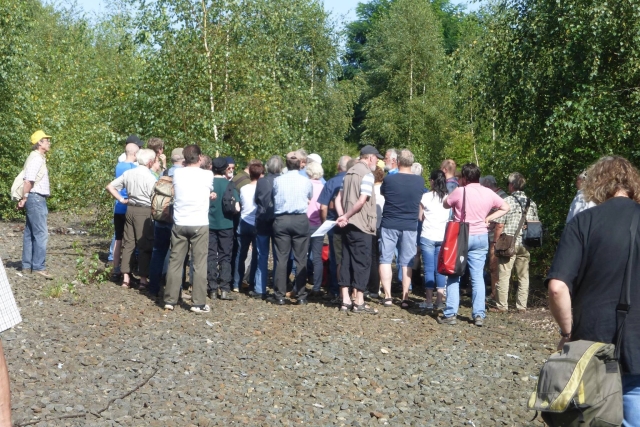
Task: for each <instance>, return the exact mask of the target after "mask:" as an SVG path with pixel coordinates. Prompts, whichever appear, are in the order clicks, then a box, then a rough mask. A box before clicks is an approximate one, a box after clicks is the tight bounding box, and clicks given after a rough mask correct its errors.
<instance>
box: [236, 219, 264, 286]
mask: <svg viewBox="0 0 640 427" xmlns="http://www.w3.org/2000/svg"><path fill="white" fill-rule="evenodd" d="M236 238H237V246H238V251H237V253H236V257H235V261H236V264H235V266H234V269H233V287H234V288H235V289H239V288H240V285H241V284H242V278H243V277H244V272H245V261H246V259H247V254H248V253H249V246H250V245H251V246H252V247H253V249H252V251H251V269H250V272H249V284H250V285H251V286H254V277H255V274H256V266H257V263H258V250H257V248H256V226H255V225H251V224H249V223H248V222H245V221H243V220H240V224H238V230H237V232H236Z"/></svg>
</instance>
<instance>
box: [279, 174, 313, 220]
mask: <svg viewBox="0 0 640 427" xmlns="http://www.w3.org/2000/svg"><path fill="white" fill-rule="evenodd" d="M312 196H313V186H312V185H311V180H310V179H309V178H307V177H305V176H302V175H300V173H299V172H298V171H297V170H291V171H289V172H287V173H286V174H284V175H280V176H279V177H277V178H276V179H275V180H274V181H273V207H274V212H275V214H276V215H282V214H306V213H307V207H308V206H309V200H311V197H312Z"/></svg>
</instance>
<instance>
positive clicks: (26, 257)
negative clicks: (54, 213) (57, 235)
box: [22, 193, 49, 271]
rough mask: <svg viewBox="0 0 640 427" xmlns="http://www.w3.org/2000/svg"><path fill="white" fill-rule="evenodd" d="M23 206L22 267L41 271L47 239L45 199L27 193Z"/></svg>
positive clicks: (43, 264) (45, 254) (43, 265)
mask: <svg viewBox="0 0 640 427" xmlns="http://www.w3.org/2000/svg"><path fill="white" fill-rule="evenodd" d="M24 208H25V210H26V213H27V222H26V224H25V226H24V236H23V238H22V269H23V270H25V271H26V270H32V271H42V270H44V269H45V258H46V256H47V241H48V240H49V230H48V229H47V215H48V214H49V210H48V209H47V199H46V198H45V197H42V196H41V195H39V194H36V193H29V197H28V198H27V201H26V203H25V206H24Z"/></svg>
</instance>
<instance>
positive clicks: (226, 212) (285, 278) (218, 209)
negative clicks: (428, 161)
mask: <svg viewBox="0 0 640 427" xmlns="http://www.w3.org/2000/svg"><path fill="white" fill-rule="evenodd" d="M146 146H147V148H143V147H144V143H143V142H142V141H141V140H140V139H139V138H138V137H136V136H135V135H131V136H129V138H128V139H127V141H126V144H125V150H124V151H125V152H124V153H123V154H122V156H120V158H119V159H118V164H117V166H116V168H115V179H114V180H113V181H112V182H111V183H109V184H108V185H107V187H106V188H107V191H108V192H109V193H110V194H111V195H112V196H113V197H114V198H115V199H116V203H115V207H114V221H113V223H114V228H115V232H114V237H113V242H112V245H111V251H110V252H111V255H110V259H112V260H113V266H114V270H113V272H114V274H113V279H114V281H120V280H121V283H122V286H123V287H125V288H128V287H131V286H132V284H133V283H132V276H131V273H132V269H133V266H134V263H137V276H138V277H139V289H141V290H145V291H147V292H148V293H149V294H150V295H152V296H154V297H157V298H158V299H160V300H161V301H162V303H163V305H164V307H165V309H167V310H173V309H174V308H175V307H176V306H177V305H178V304H179V302H180V300H182V299H185V300H186V299H191V308H190V309H191V310H192V311H193V312H196V313H206V312H209V311H210V310H211V308H210V304H211V303H212V302H214V301H216V300H234V299H236V296H235V295H234V293H235V292H241V291H246V292H247V294H248V295H249V296H251V297H253V298H258V299H264V300H268V301H269V302H272V303H274V304H278V305H284V304H286V303H287V300H289V301H291V302H294V303H296V304H299V305H304V304H307V303H308V301H309V300H325V301H327V302H330V303H333V304H335V305H336V306H339V310H340V311H353V312H354V313H369V314H376V313H378V311H379V309H381V308H383V307H390V306H393V305H394V302H395V301H394V298H393V296H392V288H393V285H394V283H393V282H394V280H393V279H394V277H393V270H392V265H393V263H394V261H395V265H396V268H397V278H398V281H397V282H398V283H397V284H396V286H397V287H398V288H397V289H395V290H397V291H398V293H400V294H401V298H400V300H399V305H400V306H401V307H402V308H409V307H411V306H413V304H414V303H413V301H412V299H410V293H411V292H414V293H418V292H419V293H421V294H422V295H424V296H426V299H425V301H424V302H422V303H421V304H420V308H422V309H424V310H429V311H431V312H433V313H438V312H440V311H441V312H442V316H440V317H438V322H439V323H442V324H455V323H456V322H457V313H458V307H459V304H460V290H459V287H460V281H461V277H460V276H449V277H446V276H444V275H442V274H440V273H438V269H437V264H438V255H439V252H440V248H441V246H442V242H443V240H444V235H445V229H446V227H447V223H448V222H449V221H451V220H456V221H465V222H467V223H468V224H469V235H470V236H469V251H468V274H467V275H466V276H467V277H466V278H463V280H465V279H466V282H469V284H470V287H471V300H472V306H473V310H472V318H473V322H474V323H475V324H476V325H477V326H482V325H483V321H484V318H485V317H486V312H487V302H489V304H490V305H491V307H490V310H491V311H495V312H505V311H507V310H508V308H509V307H508V294H509V283H510V278H511V273H512V269H513V268H514V266H515V270H516V273H517V275H518V278H519V283H518V298H517V302H516V308H517V309H518V310H520V311H524V310H526V308H527V296H528V285H529V280H528V275H529V272H528V263H529V251H528V248H527V247H526V245H524V244H523V243H522V240H521V237H520V234H521V230H520V231H519V230H517V227H516V225H517V224H518V222H519V221H520V219H521V216H522V214H523V212H524V209H523V206H524V203H527V200H528V198H527V196H526V195H525V193H524V192H523V188H524V185H525V182H526V181H525V178H524V177H523V176H522V175H521V174H519V173H512V174H511V175H509V178H508V190H509V193H510V195H508V194H507V193H506V192H504V191H503V190H502V189H500V188H499V186H498V185H497V182H496V179H495V178H494V177H492V176H482V177H481V172H480V169H479V167H478V166H477V165H475V164H473V163H468V164H465V165H463V166H462V167H461V168H460V169H458V167H457V165H456V163H455V161H454V160H452V159H446V160H444V161H443V162H442V164H441V166H440V168H439V169H437V170H433V171H431V173H429V174H428V176H429V179H428V181H427V182H425V180H424V178H423V177H422V173H423V168H422V166H421V165H420V163H417V162H416V161H415V158H414V155H413V153H412V152H411V151H410V150H407V149H403V150H396V149H388V150H386V152H385V155H384V156H383V155H382V154H381V153H380V152H378V150H377V149H376V148H375V147H373V146H371V145H367V146H364V147H362V149H361V150H360V153H359V156H358V157H357V158H353V159H352V158H351V157H349V156H346V155H345V156H342V157H340V159H339V161H338V163H337V165H336V170H337V174H336V175H335V176H334V177H331V178H330V179H328V180H327V179H326V177H325V176H324V169H323V166H322V158H321V157H320V156H319V155H318V154H315V153H312V154H307V152H306V151H305V150H304V149H299V150H296V151H292V152H289V153H288V154H286V156H284V158H282V157H280V156H278V155H274V156H272V157H271V158H269V159H268V160H267V161H266V162H265V163H263V162H262V161H260V160H257V159H253V160H250V161H249V162H248V163H247V164H246V165H244V166H246V167H245V168H244V169H243V170H240V171H238V172H236V163H235V161H234V159H233V158H231V157H225V156H217V157H215V158H213V159H212V158H211V157H209V156H207V155H205V154H204V153H202V152H201V149H200V147H199V146H197V145H189V146H186V147H184V148H176V149H174V150H173V151H172V152H171V158H170V160H171V163H172V164H171V165H170V166H169V167H167V163H166V160H167V159H166V156H165V154H164V142H163V141H162V140H161V139H158V138H151V139H150V140H149V141H148V142H147V144H146ZM161 184H162V185H164V186H167V185H168V186H169V187H168V188H169V189H170V191H169V193H168V194H170V195H171V198H172V199H171V208H172V214H171V215H170V216H169V217H168V218H162V219H160V218H157V217H156V218H155V219H154V216H153V215H152V212H153V211H156V210H157V209H158V207H157V206H153V205H154V203H158V202H157V201H155V198H156V197H157V194H158V191H159V188H160V187H162V185H161ZM160 193H161V194H165V193H167V192H166V191H165V192H164V193H162V191H161V190H160ZM526 217H527V220H531V221H537V220H538V216H537V208H536V205H535V203H533V202H531V201H530V208H528V209H527V214H526ZM327 221H329V222H327ZM325 222H327V223H326V224H325ZM323 224H324V225H325V226H327V225H332V226H331V227H323V228H326V230H324V231H325V232H324V233H323V232H320V233H319V232H318V230H319V229H320V228H321V227H322V226H323ZM502 233H506V234H510V235H514V234H516V233H518V234H519V235H518V236H515V238H516V243H515V246H516V251H515V254H514V255H513V256H511V257H506V258H504V257H498V256H496V254H495V253H494V251H493V246H494V244H495V242H496V241H497V239H498V238H499V237H500V235H501V234H502ZM325 242H326V243H325ZM270 259H271V260H272V266H273V268H272V272H273V274H272V278H271V280H270V276H269V260H270ZM325 266H326V268H325ZM420 266H422V269H420ZM414 276H416V277H414ZM187 277H188V278H189V279H188V280H187ZM420 277H423V281H422V282H420V280H419V278H420ZM307 282H309V283H310V284H311V286H310V288H309V289H307ZM163 283H164V291H163V293H162V294H161V291H162V289H163ZM189 285H190V287H191V292H188V288H187V286H189ZM486 285H489V286H490V288H491V294H490V295H489V298H486V295H485V286H486ZM270 288H272V292H269V289H270ZM207 298H208V300H207ZM373 301H378V302H379V305H378V307H377V308H376V307H375V306H374V304H372V302H373Z"/></svg>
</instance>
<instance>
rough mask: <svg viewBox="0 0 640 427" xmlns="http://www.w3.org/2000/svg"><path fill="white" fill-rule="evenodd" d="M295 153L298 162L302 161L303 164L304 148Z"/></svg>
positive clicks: (304, 158)
mask: <svg viewBox="0 0 640 427" xmlns="http://www.w3.org/2000/svg"><path fill="white" fill-rule="evenodd" d="M295 153H296V157H297V158H298V160H303V161H305V162H306V161H307V152H306V150H305V149H304V148H299V149H297V150H296V151H295Z"/></svg>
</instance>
